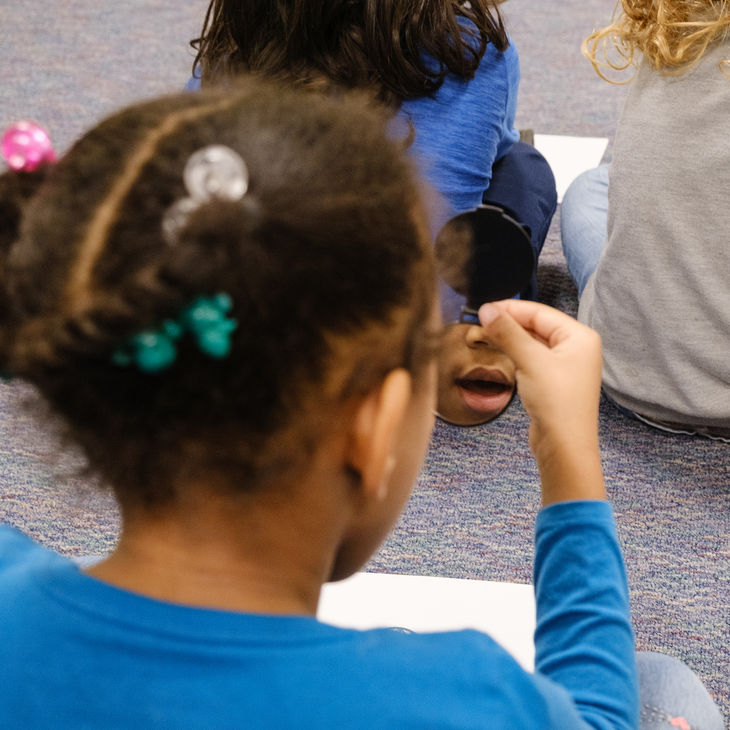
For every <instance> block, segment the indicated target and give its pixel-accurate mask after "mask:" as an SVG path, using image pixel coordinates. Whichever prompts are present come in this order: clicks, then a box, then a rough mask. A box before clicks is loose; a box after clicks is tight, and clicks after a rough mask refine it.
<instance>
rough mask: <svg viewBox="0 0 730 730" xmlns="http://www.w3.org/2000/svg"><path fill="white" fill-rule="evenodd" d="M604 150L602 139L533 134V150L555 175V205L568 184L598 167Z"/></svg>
mask: <svg viewBox="0 0 730 730" xmlns="http://www.w3.org/2000/svg"><path fill="white" fill-rule="evenodd" d="M607 146H608V139H607V138H606V137H564V136H561V135H553V134H536V135H535V147H537V149H538V150H539V151H540V152H541V153H542V156H543V157H544V158H545V159H546V160H547V161H548V163H549V164H550V167H551V168H552V169H553V174H554V175H555V185H556V186H557V189H558V202H559V203H561V202H562V201H563V195H564V194H565V191H566V190H567V189H568V186H569V185H570V183H572V182H573V180H575V178H577V177H578V175H580V174H581V172H585V171H586V170H591V169H593V168H594V167H598V165H600V164H601V159H603V153H604V152H605V151H606V147H607Z"/></svg>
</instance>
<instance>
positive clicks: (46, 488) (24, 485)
mask: <svg viewBox="0 0 730 730" xmlns="http://www.w3.org/2000/svg"><path fill="white" fill-rule="evenodd" d="M205 5H206V2H205V0H194V2H188V3H175V2H173V1H172V0H126V1H125V2H124V3H109V4H107V3H104V4H100V3H96V2H93V1H92V0H76V1H75V2H73V3H70V2H64V3H55V4H53V7H54V9H53V10H52V11H51V10H49V7H51V5H50V4H48V3H44V2H41V1H40V0H28V1H27V2H25V3H23V5H22V10H21V9H19V8H18V7H16V6H15V5H12V4H10V3H3V4H2V5H0V28H1V29H2V44H0V81H1V83H0V102H1V103H0V128H4V127H5V126H6V125H7V124H9V123H10V122H12V121H15V120H17V119H20V118H33V119H36V120H37V121H39V122H41V123H43V124H44V125H46V126H47V127H48V128H50V129H51V130H52V135H53V138H54V140H55V141H56V143H57V146H58V148H59V149H61V150H63V149H64V148H65V147H67V146H68V145H69V144H70V143H71V142H72V140H73V139H74V138H75V137H76V136H78V135H79V134H80V133H81V131H82V130H83V129H84V128H85V127H86V126H88V125H89V124H91V123H92V122H94V121H95V120H97V119H99V118H100V117H101V116H103V115H105V114H107V113H109V112H111V111H112V110H113V109H114V108H115V107H117V106H118V105H120V104H123V103H126V102H128V101H131V100H134V99H137V98H140V97H148V96H152V95H156V94H158V93H161V92H165V91H172V90H177V89H178V88H179V87H180V86H181V85H182V83H184V81H185V79H186V78H187V75H188V72H189V68H190V63H191V60H192V57H191V55H190V51H189V50H188V48H187V45H186V44H187V41H188V39H189V38H191V37H192V36H193V35H194V34H195V33H196V32H197V31H198V30H199V28H198V26H199V23H200V20H201V18H202V15H203V12H204V9H205ZM612 8H613V0H564V2H561V3H547V2H544V0H510V1H509V2H507V3H506V4H505V5H504V6H503V9H504V10H505V13H506V15H507V18H508V21H509V29H510V31H511V34H512V36H513V38H514V40H515V42H516V43H517V45H518V47H519V49H520V55H521V58H522V70H523V83H522V87H521V96H520V106H519V114H518V126H520V127H531V128H533V129H535V130H536V131H537V132H542V133H548V134H575V135H600V136H611V135H612V134H613V131H614V129H615V123H616V118H617V115H618V112H619V109H620V105H621V100H622V98H623V94H624V89H623V88H619V87H612V86H609V85H608V84H606V83H605V82H603V81H601V80H600V79H598V77H596V76H595V74H594V73H593V71H592V69H591V67H590V65H589V64H588V63H587V62H585V61H584V60H583V59H582V57H581V56H580V51H579V46H580V42H581V40H582V38H583V37H584V36H585V35H586V34H587V33H588V32H590V30H591V29H592V28H594V27H596V26H598V25H600V24H601V23H603V22H604V21H606V20H607V19H608V18H609V16H610V14H611V11H612ZM609 154H610V149H609ZM540 283H541V289H542V294H541V297H542V299H543V301H546V302H548V303H550V304H553V305H555V306H558V307H560V308H561V309H563V310H565V311H568V312H571V313H574V312H575V309H576V296H575V289H574V287H573V286H572V284H571V283H570V280H569V279H568V277H567V274H566V270H565V264H564V261H563V258H562V254H561V252H560V237H559V227H558V225H557V218H556V221H555V223H554V225H553V227H552V229H551V233H550V236H549V239H548V243H547V245H546V250H545V253H544V255H543V260H542V264H541V269H540ZM26 395H27V393H26V392H25V391H24V390H23V388H22V386H19V385H15V384H14V385H12V386H4V385H0V473H1V474H2V485H3V486H2V490H1V491H0V519H1V520H3V521H7V522H10V523H12V524H15V525H17V526H19V527H20V528H22V529H24V530H25V531H27V532H28V533H29V534H31V535H32V536H33V537H35V538H37V539H38V540H39V541H41V542H43V543H44V544H46V545H49V546H51V547H53V548H55V549H57V550H60V551H62V552H64V553H67V554H74V555H81V554H84V553H100V552H104V551H106V550H108V549H109V548H110V547H111V546H112V545H113V543H114V539H115V535H116V531H117V529H118V518H117V514H116V510H115V508H114V505H113V503H112V501H111V500H110V499H109V497H108V496H105V495H104V494H103V493H101V494H99V493H97V492H95V491H93V490H90V489H89V487H88V481H87V480H86V479H84V478H83V477H80V476H78V475H75V470H76V467H77V462H76V460H75V459H74V458H73V456H63V457H59V456H58V448H57V447H56V445H55V442H54V441H53V439H52V437H51V436H50V429H49V426H48V424H47V422H46V421H47V419H45V418H43V417H39V416H38V415H33V414H32V412H28V411H27V410H26V409H25V408H24V407H23V405H22V404H23V401H24V400H25V397H26ZM601 435H602V445H603V449H604V452H603V453H604V465H605V471H606V477H607V482H608V488H609V492H610V494H611V497H612V499H613V501H614V503H615V506H616V511H617V514H618V521H619V533H620V538H621V541H622V544H623V548H624V551H625V555H626V561H627V568H628V573H629V580H630V584H631V591H632V602H633V615H634V626H635V630H636V636H637V643H638V646H639V648H640V649H654V650H658V651H663V652H666V653H669V654H672V655H675V656H678V657H679V658H681V659H683V660H684V661H686V662H687V663H688V664H689V665H690V666H691V667H692V668H693V669H694V670H695V671H696V672H697V673H698V674H699V675H700V677H701V678H702V679H703V681H704V682H705V683H706V685H707V686H708V688H709V689H710V691H711V693H712V694H713V695H714V696H715V697H716V698H717V700H718V702H719V703H720V705H721V707H722V709H723V711H724V712H725V713H726V715H727V716H730V689H729V687H728V677H729V676H730V649H729V648H728V629H729V628H730V625H729V621H730V619H729V616H730V605H729V604H730V570H729V568H728V566H729V565H730V447H728V446H726V445H723V444H719V443H714V442H708V441H702V440H696V439H692V438H690V437H684V436H676V437H668V436H664V435H661V434H658V433H655V432H653V431H651V430H649V429H648V428H646V427H644V426H642V425H641V424H638V423H633V422H630V421H628V420H627V419H626V418H624V417H623V416H621V415H620V414H619V413H617V412H616V411H615V410H614V409H613V408H612V407H611V406H610V405H609V404H607V403H603V404H602V406H601ZM538 503H539V497H538V488H537V473H536V469H535V465H534V463H533V461H532V459H531V457H530V455H529V451H528V448H527V419H526V416H525V413H524V411H523V409H522V407H521V405H520V403H519V401H517V402H515V403H514V404H513V405H512V406H511V407H510V409H509V411H508V412H507V413H506V414H505V415H504V416H503V417H502V418H500V419H499V420H498V421H497V422H496V423H494V424H492V425H488V426H482V427H476V428H472V429H459V428H455V427H452V426H447V425H445V424H442V423H439V424H438V425H437V428H436V432H435V437H434V442H433V447H432V449H431V451H430V453H429V456H428V460H427V464H426V467H425V470H424V473H423V475H422V477H421V479H420V480H419V483H418V485H417V487H416V489H415V492H414V495H413V498H412V500H411V502H410V504H409V506H408V508H407V510H406V512H405V514H404V516H403V518H402V520H401V522H400V524H399V525H398V527H397V529H396V531H395V532H394V534H393V535H392V537H391V538H390V539H389V541H388V542H387V544H386V545H385V546H384V547H383V548H382V549H381V551H380V552H379V553H378V555H377V556H376V557H375V558H374V559H373V561H372V563H371V564H370V568H371V569H373V570H381V571H391V572H403V573H424V574H431V575H442V576H453V577H472V578H483V579H491V580H505V581H516V582H529V581H530V577H531V559H532V544H531V540H532V525H533V520H534V516H535V512H536V511H537V509H538Z"/></svg>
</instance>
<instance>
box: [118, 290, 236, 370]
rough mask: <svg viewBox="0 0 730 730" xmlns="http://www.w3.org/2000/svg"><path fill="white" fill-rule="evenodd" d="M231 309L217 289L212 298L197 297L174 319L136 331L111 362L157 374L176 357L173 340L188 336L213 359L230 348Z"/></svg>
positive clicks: (229, 299) (230, 301) (233, 325)
mask: <svg viewBox="0 0 730 730" xmlns="http://www.w3.org/2000/svg"><path fill="white" fill-rule="evenodd" d="M232 308H233V301H232V300H231V297H230V296H229V295H228V294H226V293H224V292H221V293H219V294H215V295H214V296H212V297H199V298H198V299H196V300H195V301H194V302H193V303H192V304H190V305H189V306H188V307H186V308H185V309H184V310H183V311H182V313H181V314H180V316H179V317H178V318H177V319H176V320H172V319H167V320H165V321H164V322H163V323H162V324H161V325H160V326H159V327H157V328H155V329H148V330H144V331H142V332H138V333H137V334H136V335H133V336H132V337H130V338H129V340H128V341H127V342H126V343H125V344H124V345H122V346H121V347H120V348H119V349H117V350H116V351H115V352H114V354H113V356H112V361H113V362H114V364H115V365H119V366H121V367H127V366H129V365H135V366H136V367H137V368H139V370H141V371H142V372H145V373H158V372H160V371H162V370H165V369H167V368H169V367H170V366H171V365H172V364H173V363H174V362H175V359H176V358H177V341H178V340H179V339H180V338H181V337H182V336H183V335H185V334H189V335H191V336H192V337H193V338H194V340H195V342H196V344H197V346H198V348H199V349H200V351H201V352H203V353H204V354H205V355H207V356H208V357H212V358H214V359H216V360H220V359H223V358H225V357H227V356H228V354H229V353H230V351H231V334H232V333H233V331H234V330H235V329H236V327H238V322H237V321H236V320H235V319H231V318H229V317H228V312H230V311H231V309H232Z"/></svg>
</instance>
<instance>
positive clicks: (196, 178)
mask: <svg viewBox="0 0 730 730" xmlns="http://www.w3.org/2000/svg"><path fill="white" fill-rule="evenodd" d="M183 182H184V183H185V188H186V190H187V191H188V197H187V198H182V199H181V200H178V201H176V202H175V203H173V204H172V205H171V206H170V207H169V208H168V209H167V212H166V213H165V215H164V217H163V219H162V233H163V235H164V237H165V240H166V241H167V242H168V243H170V244H172V245H174V244H175V243H177V236H178V234H179V232H180V231H181V230H182V229H183V228H184V227H185V226H186V225H187V222H188V218H189V216H190V214H191V213H192V212H193V211H195V210H197V209H198V208H199V207H200V206H201V205H203V204H204V203H208V202H210V201H211V200H215V199H217V200H227V201H230V202H235V201H237V200H241V199H242V198H243V196H244V195H245V194H246V192H247V191H248V184H249V175H248V167H247V166H246V163H245V162H244V161H243V158H242V157H241V156H240V155H239V154H238V153H237V152H235V151H234V150H232V149H231V148H230V147H226V146H225V145H220V144H216V145H210V146H208V147H203V148H202V149H199V150H198V151H197V152H194V153H193V154H192V155H190V158H189V159H188V161H187V163H186V164H185V169H184V170H183Z"/></svg>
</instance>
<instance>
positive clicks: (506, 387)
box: [455, 368, 514, 415]
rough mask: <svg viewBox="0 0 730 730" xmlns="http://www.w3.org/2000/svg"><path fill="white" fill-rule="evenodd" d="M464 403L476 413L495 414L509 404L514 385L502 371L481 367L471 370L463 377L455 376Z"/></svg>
mask: <svg viewBox="0 0 730 730" xmlns="http://www.w3.org/2000/svg"><path fill="white" fill-rule="evenodd" d="M455 382H456V385H457V386H458V388H459V393H460V394H461V397H462V400H463V401H464V403H465V404H466V405H467V406H468V407H469V408H471V409H472V410H473V411H476V412H477V413H481V414H484V415H487V414H490V413H493V414H494V415H497V414H498V413H499V412H501V411H502V410H504V409H505V408H506V407H507V405H508V404H509V402H510V400H511V398H512V394H513V392H514V386H513V384H512V383H510V382H509V380H508V378H507V377H506V376H505V375H504V373H501V372H499V371H498V370H486V369H483V368H480V369H476V370H472V371H471V372H469V373H467V376H466V377H464V378H456V380H455Z"/></svg>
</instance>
